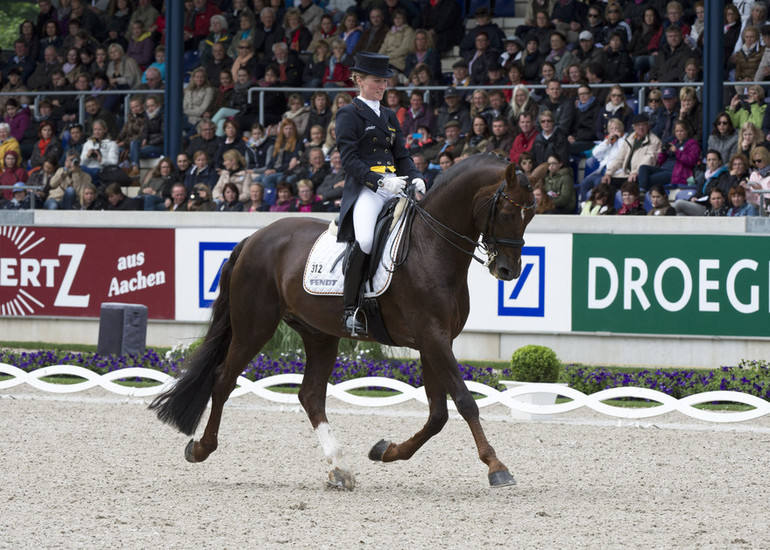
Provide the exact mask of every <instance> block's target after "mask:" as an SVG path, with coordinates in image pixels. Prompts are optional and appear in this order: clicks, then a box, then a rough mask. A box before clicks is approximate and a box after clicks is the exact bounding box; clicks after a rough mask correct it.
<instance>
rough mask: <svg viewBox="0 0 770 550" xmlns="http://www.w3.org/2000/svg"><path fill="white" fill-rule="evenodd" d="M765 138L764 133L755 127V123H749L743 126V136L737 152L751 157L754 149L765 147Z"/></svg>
mask: <svg viewBox="0 0 770 550" xmlns="http://www.w3.org/2000/svg"><path fill="white" fill-rule="evenodd" d="M764 143H765V136H763V135H762V132H761V131H760V130H759V128H757V127H756V126H754V123H753V122H751V121H747V122H744V123H743V126H741V136H740V140H739V141H738V148H737V150H736V152H738V153H740V154H742V155H744V156H745V157H749V156H750V155H751V151H752V150H753V149H754V147H764Z"/></svg>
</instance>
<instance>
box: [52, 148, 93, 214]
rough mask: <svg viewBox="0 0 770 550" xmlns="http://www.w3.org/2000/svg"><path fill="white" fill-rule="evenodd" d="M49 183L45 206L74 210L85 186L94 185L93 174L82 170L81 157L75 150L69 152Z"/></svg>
mask: <svg viewBox="0 0 770 550" xmlns="http://www.w3.org/2000/svg"><path fill="white" fill-rule="evenodd" d="M49 184H50V190H49V192H48V199H47V200H46V202H45V208H48V209H58V210H72V208H73V207H74V206H75V202H76V199H77V198H78V197H79V196H80V195H81V194H82V192H83V188H84V187H85V186H86V185H92V183H91V176H89V175H88V174H87V173H86V172H84V171H83V170H81V168H80V157H79V156H78V155H77V153H76V152H75V151H72V152H70V153H68V154H67V157H66V159H65V161H64V166H62V167H61V168H58V169H57V170H56V172H54V174H53V176H51V180H50V182H49ZM94 190H95V188H94Z"/></svg>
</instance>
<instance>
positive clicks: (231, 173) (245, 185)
mask: <svg viewBox="0 0 770 550" xmlns="http://www.w3.org/2000/svg"><path fill="white" fill-rule="evenodd" d="M222 160H223V164H224V169H223V170H222V171H221V172H220V173H219V180H218V181H217V184H216V186H215V187H214V190H213V191H212V197H213V199H214V201H215V202H216V203H217V204H218V205H221V203H222V202H223V201H224V200H225V197H224V187H225V185H226V184H228V183H229V184H232V185H234V186H235V188H236V190H237V192H238V195H237V197H236V198H235V199H234V200H236V201H245V200H247V199H248V198H249V186H250V185H251V181H252V180H251V174H249V172H248V171H247V170H246V159H244V158H243V155H241V154H240V153H239V152H238V151H236V150H234V149H231V150H229V151H226V152H225V153H224V155H222Z"/></svg>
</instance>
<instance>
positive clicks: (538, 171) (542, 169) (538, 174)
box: [529, 162, 548, 187]
mask: <svg viewBox="0 0 770 550" xmlns="http://www.w3.org/2000/svg"><path fill="white" fill-rule="evenodd" d="M547 173H548V163H547V162H544V163H543V164H541V165H540V166H538V167H537V168H535V169H534V170H532V175H531V176H529V182H530V183H531V184H532V186H533V187H534V185H535V184H536V183H537V182H539V181H540V180H541V179H543V178H544V177H545V175H546V174H547Z"/></svg>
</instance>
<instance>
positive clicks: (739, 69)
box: [730, 24, 765, 94]
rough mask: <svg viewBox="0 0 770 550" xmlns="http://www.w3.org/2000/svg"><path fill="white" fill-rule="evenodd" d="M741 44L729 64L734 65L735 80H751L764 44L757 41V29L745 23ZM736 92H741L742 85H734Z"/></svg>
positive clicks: (757, 66)
mask: <svg viewBox="0 0 770 550" xmlns="http://www.w3.org/2000/svg"><path fill="white" fill-rule="evenodd" d="M741 37H742V39H743V45H742V46H741V48H740V49H739V50H738V51H737V52H735V53H734V54H733V56H732V57H731V58H730V64H731V65H733V66H734V67H735V80H736V82H740V81H746V82H749V81H752V80H754V75H756V74H757V69H758V68H759V63H760V61H762V56H763V55H764V54H765V46H763V45H762V44H761V43H760V41H759V29H758V28H757V27H755V26H753V25H751V24H747V26H745V27H744V28H743V32H742V33H741ZM736 91H737V93H739V94H740V93H742V92H743V87H742V86H736Z"/></svg>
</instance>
